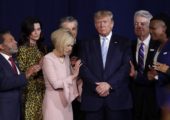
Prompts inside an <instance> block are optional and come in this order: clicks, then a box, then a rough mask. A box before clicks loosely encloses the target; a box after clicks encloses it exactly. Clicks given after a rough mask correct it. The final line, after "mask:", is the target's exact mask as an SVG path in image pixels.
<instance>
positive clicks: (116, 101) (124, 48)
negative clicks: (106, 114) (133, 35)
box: [80, 35, 132, 111]
mask: <svg viewBox="0 0 170 120" xmlns="http://www.w3.org/2000/svg"><path fill="white" fill-rule="evenodd" d="M81 48H82V50H81V54H80V55H81V60H82V62H83V65H82V67H81V69H80V75H81V77H82V79H83V93H82V109H83V110H85V111H98V110H99V109H101V108H102V107H103V106H105V108H107V109H110V110H112V111H117V110H129V109H130V108H132V99H131V93H130V91H129V86H128V84H129V71H130V64H129V59H130V55H131V50H130V41H129V40H128V39H126V38H123V37H120V36H117V35H112V37H111V40H110V44H109V48H108V53H107V59H106V64H105V69H104V68H103V63H102V55H101V45H100V39H99V37H96V38H93V39H89V40H86V41H83V43H82V47H81ZM96 82H107V83H109V84H110V85H111V87H112V89H111V90H110V94H109V95H108V96H107V97H100V96H99V95H98V94H97V92H96V84H95V83H96Z"/></svg>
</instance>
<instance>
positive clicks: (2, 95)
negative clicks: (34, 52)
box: [0, 30, 39, 120]
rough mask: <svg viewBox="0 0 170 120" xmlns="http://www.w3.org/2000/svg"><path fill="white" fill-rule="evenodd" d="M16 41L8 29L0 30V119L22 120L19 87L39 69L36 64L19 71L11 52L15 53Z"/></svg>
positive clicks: (16, 49)
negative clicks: (24, 70) (23, 71)
mask: <svg viewBox="0 0 170 120" xmlns="http://www.w3.org/2000/svg"><path fill="white" fill-rule="evenodd" d="M17 51H18V48H17V42H16V41H15V39H14V37H13V36H12V35H11V34H10V32H9V31H6V30H2V31H0V120H22V118H21V103H22V102H21V88H22V87H23V86H25V85H26V83H27V81H26V79H27V78H29V77H30V76H31V75H32V74H33V73H35V72H37V71H38V70H39V67H38V66H34V67H31V68H29V69H28V70H27V71H26V73H25V74H24V73H20V71H19V68H18V66H17V63H16V61H15V60H13V58H12V54H15V53H17Z"/></svg>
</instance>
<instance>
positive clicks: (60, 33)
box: [51, 28, 74, 54]
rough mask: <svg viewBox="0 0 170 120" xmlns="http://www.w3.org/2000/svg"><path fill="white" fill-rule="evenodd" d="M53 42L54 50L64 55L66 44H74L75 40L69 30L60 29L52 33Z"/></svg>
mask: <svg viewBox="0 0 170 120" xmlns="http://www.w3.org/2000/svg"><path fill="white" fill-rule="evenodd" d="M51 40H52V43H53V46H54V48H55V49H56V50H57V51H58V52H59V53H60V54H63V53H64V48H65V45H66V44H69V43H70V44H74V38H73V36H72V34H71V33H70V31H69V30H68V29H64V28H60V29H57V30H55V31H54V32H52V33H51Z"/></svg>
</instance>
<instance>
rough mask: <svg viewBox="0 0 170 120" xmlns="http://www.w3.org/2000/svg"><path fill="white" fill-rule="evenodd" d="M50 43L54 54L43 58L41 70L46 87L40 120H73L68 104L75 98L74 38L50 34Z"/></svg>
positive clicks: (63, 32) (62, 31)
mask: <svg viewBox="0 0 170 120" xmlns="http://www.w3.org/2000/svg"><path fill="white" fill-rule="evenodd" d="M51 40H52V43H53V45H54V50H53V51H52V52H50V53H48V54H47V55H46V56H45V57H44V60H43V68H42V69H43V74H44V79H45V85H46V90H45V96H44V100H43V120H73V113H72V106H71V102H72V101H73V100H74V99H75V98H76V97H77V96H78V92H77V87H76V78H77V76H78V73H79V68H80V66H81V61H80V60H78V61H77V63H76V65H75V67H74V68H71V65H70V59H69V55H70V53H71V52H72V47H73V44H74V38H73V37H72V35H71V33H70V32H69V31H68V30H66V29H58V30H56V31H54V32H53V33H52V34H51Z"/></svg>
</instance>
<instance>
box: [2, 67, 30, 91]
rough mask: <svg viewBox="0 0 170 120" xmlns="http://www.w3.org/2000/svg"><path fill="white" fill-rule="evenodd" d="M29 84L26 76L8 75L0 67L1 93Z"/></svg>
mask: <svg viewBox="0 0 170 120" xmlns="http://www.w3.org/2000/svg"><path fill="white" fill-rule="evenodd" d="M26 83H27V80H26V76H25V74H23V73H21V74H20V75H10V73H9V74H8V75H7V74H6V73H5V72H4V70H3V68H2V67H0V91H8V90H11V89H17V88H20V87H23V86H25V85H26Z"/></svg>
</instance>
